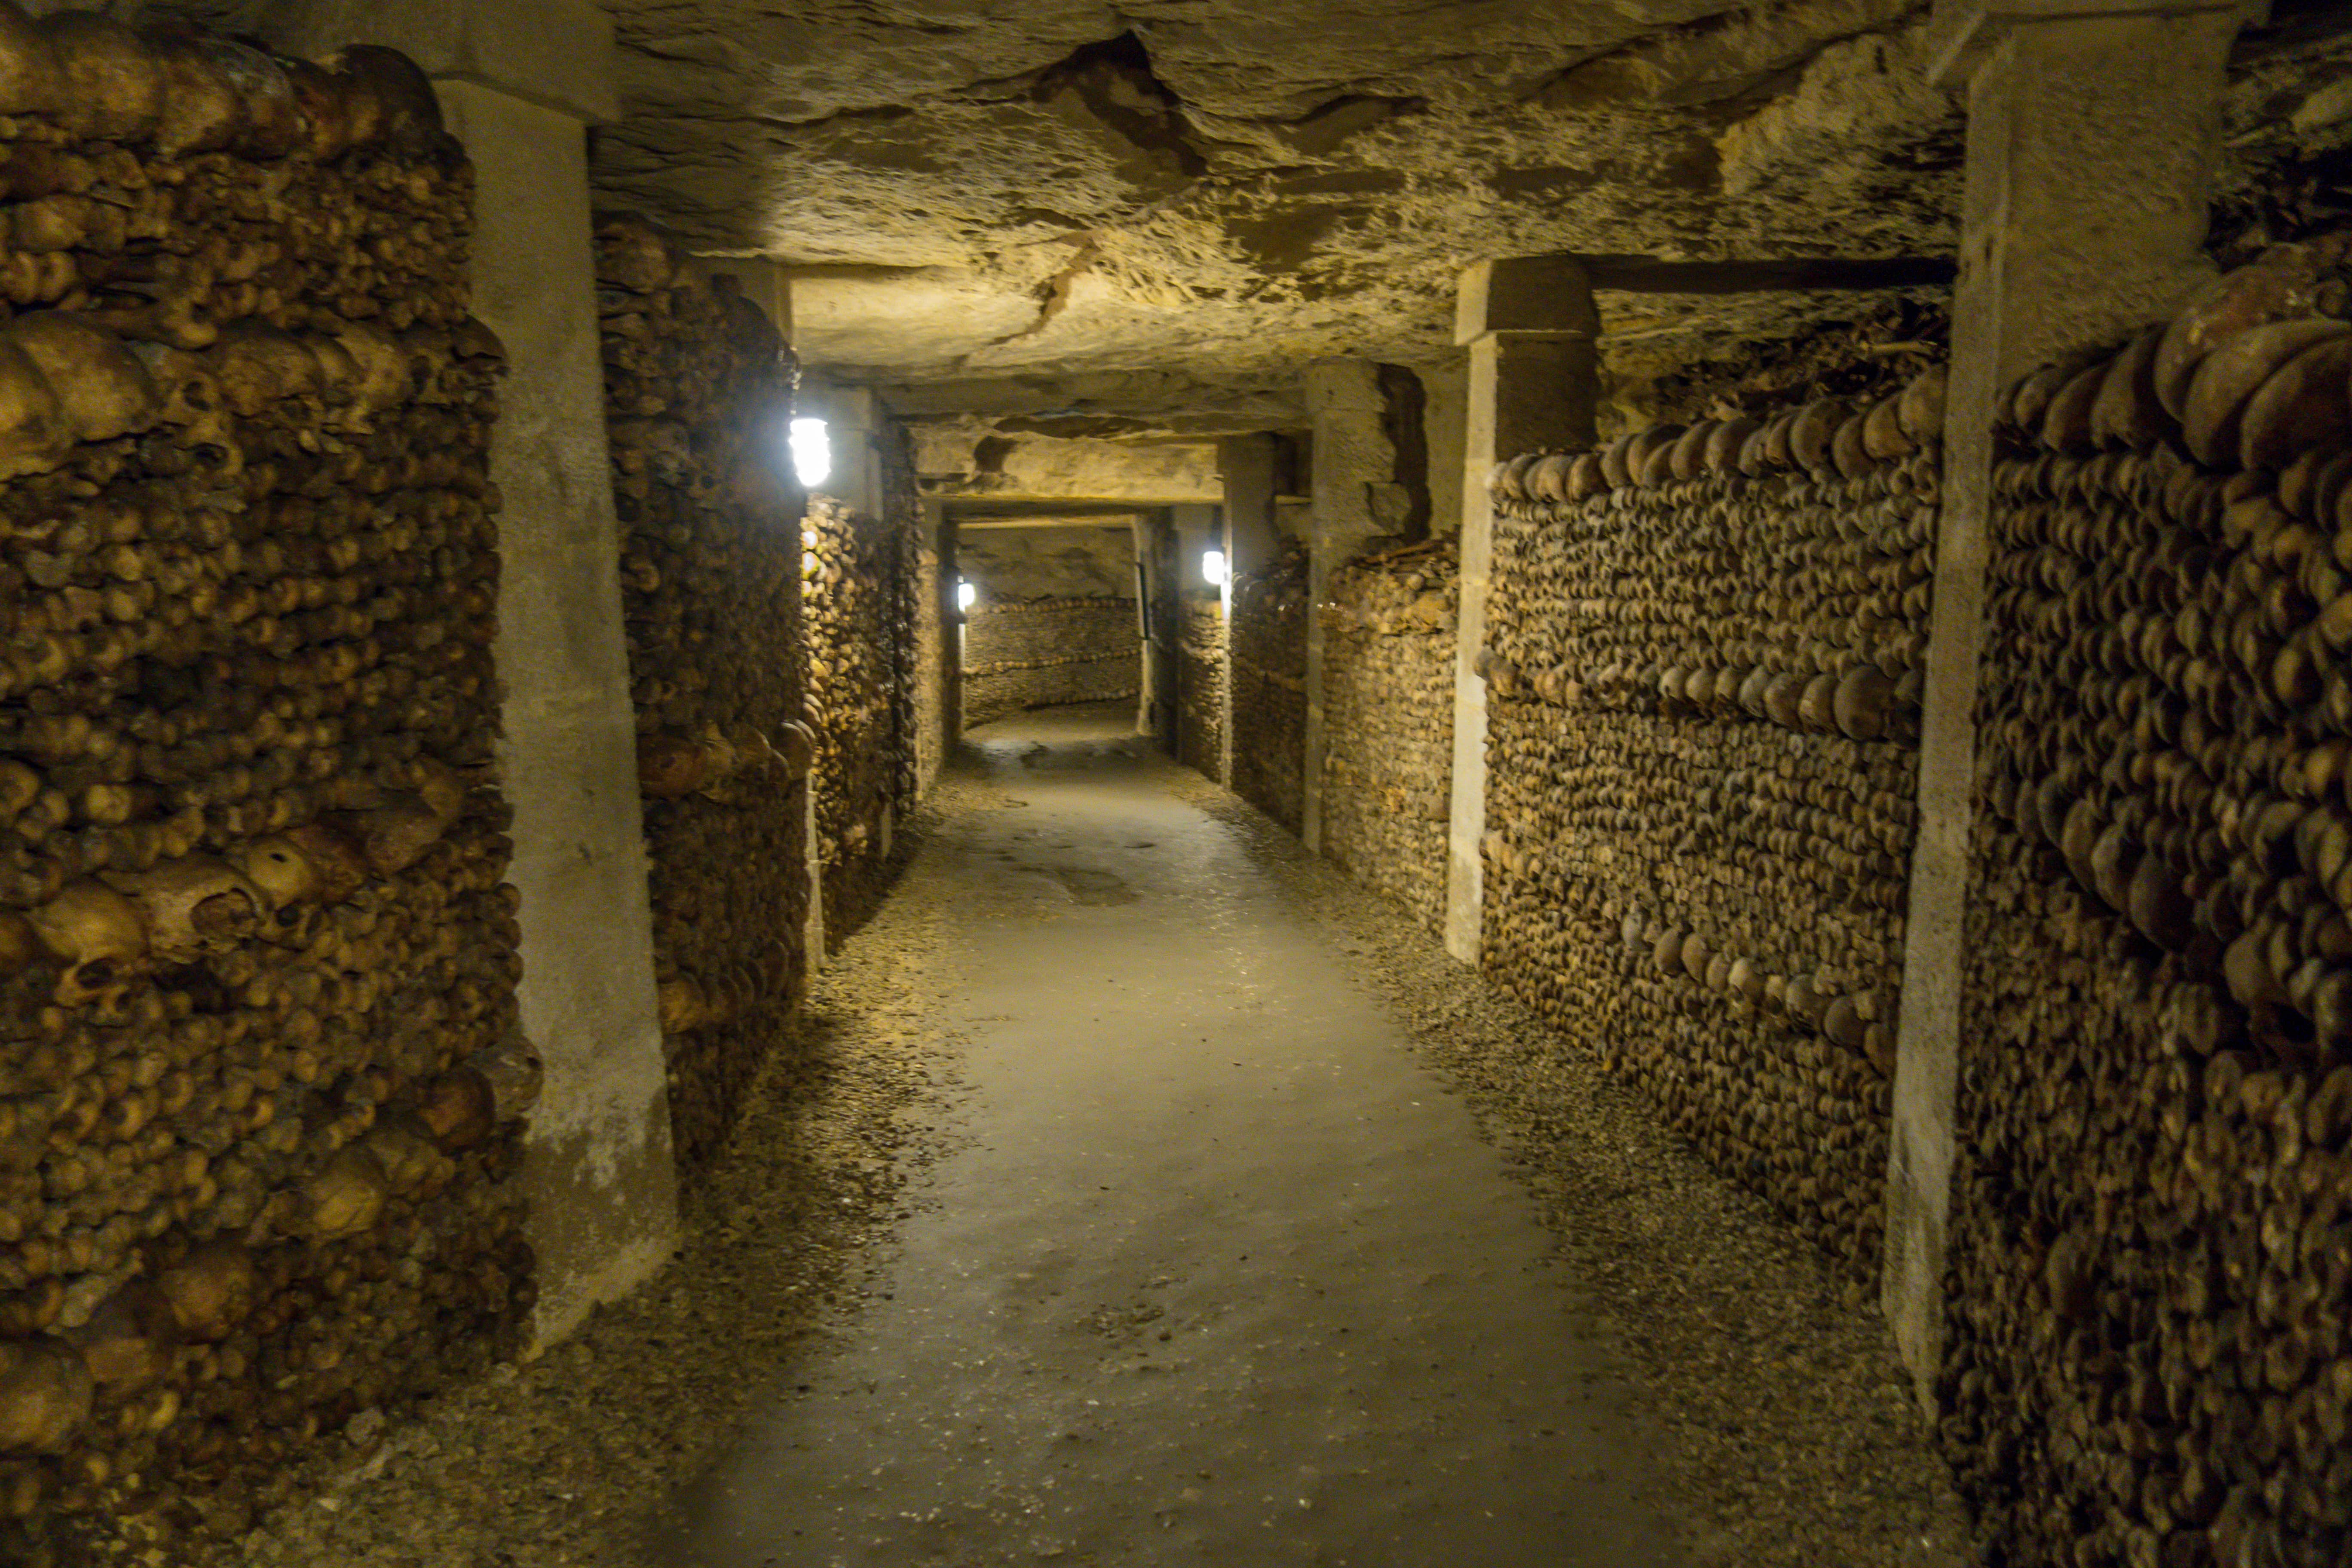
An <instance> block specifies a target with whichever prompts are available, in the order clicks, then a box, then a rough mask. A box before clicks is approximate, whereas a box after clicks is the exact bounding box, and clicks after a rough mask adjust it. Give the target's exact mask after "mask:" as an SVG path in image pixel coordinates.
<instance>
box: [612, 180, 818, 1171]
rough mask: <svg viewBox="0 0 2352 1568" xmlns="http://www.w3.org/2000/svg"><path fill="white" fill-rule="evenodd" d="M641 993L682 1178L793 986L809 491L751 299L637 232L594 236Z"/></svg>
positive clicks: (787, 1004) (799, 961) (772, 343)
mask: <svg viewBox="0 0 2352 1568" xmlns="http://www.w3.org/2000/svg"><path fill="white" fill-rule="evenodd" d="M598 242H599V243H598V250H599V258H598V259H599V266H598V269H597V270H598V281H599V283H600V285H601V296H600V298H601V313H602V316H603V327H604V391H605V403H606V414H607V419H606V425H607V428H608V429H609V431H610V432H611V439H612V446H613V488H614V504H615V506H616V508H617V510H618V513H619V521H620V524H621V528H622V542H621V551H622V554H621V585H622V595H623V605H624V614H625V617H626V623H627V629H628V638H629V668H630V675H631V678H632V681H633V689H634V695H635V701H636V709H637V730H638V735H637V760H638V773H639V784H640V786H641V788H642V790H643V792H644V795H645V824H646V850H647V857H648V860H649V862H650V865H649V876H650V889H649V891H650V893H651V899H652V906H653V921H654V945H655V980H656V984H657V985H658V987H659V996H660V1001H661V1022H662V1033H663V1041H664V1047H665V1054H666V1056H667V1061H668V1069H669V1101H670V1128H671V1137H672V1140H673V1142H674V1144H675V1146H676V1149H677V1158H678V1162H679V1164H680V1166H681V1168H682V1169H684V1170H686V1171H688V1172H692V1171H694V1170H696V1169H698V1168H699V1167H701V1166H702V1165H704V1164H705V1163H708V1162H709V1159H710V1158H711V1157H712V1156H713V1155H714V1154H715V1153H716V1152H718V1150H719V1145H720V1143H721V1142H722V1141H723V1140H724V1139H725V1137H726V1134H727V1132H728V1131H729V1129H730V1128H731V1127H732V1126H733V1124H734V1121H735V1115H736V1111H737V1110H738V1108H739V1106H740V1102H741V1100H742V1096H743V1093H744V1091H745V1089H747V1088H748V1087H749V1085H750V1083H751V1078H752V1076H753V1075H754V1074H755V1073H756V1072H757V1071H758V1069H759V1067H760V1064H761V1061H762V1060H763V1059H764V1058H766V1056H767V1054H768V1052H769V1050H770V1049H771V1048H772V1047H773V1045H774V1044H775V1042H776V1040H777V1039H778V1037H779V1036H780V1034H781V1032H782V1027H783V1025H784V1022H785V1019H786V1016H788V1014H789V1013H790V1011H791V1009H792V1006H793V1003H794V1002H795V1001H796V1000H797V998H798V996H799V994H800V993H801V989H802V985H803V978H804V975H805V973H806V964H805V955H804V954H803V951H802V947H803V928H804V921H805V918H806V914H807V902H808V892H807V868H806V858H807V857H806V853H805V847H806V841H807V830H806V815H805V814H806V800H805V795H804V791H805V790H806V788H807V770H808V765H809V763H810V760H811V757H812V755H813V738H812V736H811V734H810V732H809V731H808V730H807V729H806V728H805V727H804V726H803V724H802V722H801V713H802V701H803V662H804V654H803V646H802V639H801V603H800V511H801V504H802V497H801V496H800V495H799V493H798V492H797V490H795V489H793V488H792V487H791V486H790V483H789V481H788V480H787V478H786V476H785V475H784V474H783V473H782V470H781V468H780V467H779V461H778V458H779V454H781V453H782V451H783V450H784V449H785V448H784V446H783V443H782V441H781V440H780V439H779V433H780V432H782V430H784V429H785V428H786V426H787V423H788V421H789V420H790V418H791V415H792V392H791V374H792V366H791V363H790V358H789V354H788V353H787V351H786V350H785V348H784V345H783V342H782V338H781V337H779V335H778V334H777V332H776V330H775V328H774V327H773V325H772V324H771V323H770V322H769V321H768V320H767V318H766V317H765V316H763V315H762V314H761V312H760V310H759V308H758V307H757V306H755V305H753V304H751V302H750V301H749V300H745V299H743V298H742V296H741V295H740V293H737V292H735V291H734V290H733V289H730V288H729V287H727V286H726V280H724V279H722V280H721V281H720V283H719V285H717V286H714V285H713V284H712V283H710V282H709V281H705V280H702V279H697V278H695V277H692V276H688V275H687V274H685V273H684V272H682V270H681V268H680V262H679V258H677V256H675V255H674V254H673V253H672V252H671V251H670V249H669V247H667V245H666V244H665V242H664V241H663V240H662V238H661V237H659V236H658V235H656V233H655V232H654V231H653V230H651V229H650V228H647V227H646V226H644V225H642V224H638V223H635V222H630V221H625V220H624V221H617V222H612V223H607V224H606V225H604V226H603V227H602V229H601V230H600V232H599V235H598Z"/></svg>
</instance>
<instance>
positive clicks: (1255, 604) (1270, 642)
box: [1227, 541, 1307, 833]
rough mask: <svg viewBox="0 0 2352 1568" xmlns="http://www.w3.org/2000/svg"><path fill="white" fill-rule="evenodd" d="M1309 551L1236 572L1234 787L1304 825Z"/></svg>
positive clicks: (1299, 549) (1294, 827) (1278, 816)
mask: <svg viewBox="0 0 2352 1568" xmlns="http://www.w3.org/2000/svg"><path fill="white" fill-rule="evenodd" d="M1233 603H1234V616H1233V626H1232V627H1231V629H1230V632H1229V634H1228V635H1229V638H1230V640H1229V642H1228V645H1227V647H1228V650H1229V652H1230V655H1231V662H1230V666H1229V669H1228V674H1227V679H1230V680H1231V681H1232V682H1233V686H1234V776H1233V778H1232V780H1231V781H1230V783H1229V785H1228V787H1230V788H1231V789H1232V790H1233V792H1234V794H1235V795H1239V796H1241V797H1242V798H1243V799H1244V800H1245V801H1248V802H1249V803H1250V804H1251V805H1255V806H1256V807H1257V808H1258V809H1259V810H1260V811H1263V812H1265V814H1266V815H1267V816H1271V817H1272V818H1274V819H1275V820H1276V822H1279V823H1281V824H1282V825H1283V826H1285V827H1287V828H1289V829H1290V830H1291V831H1292V832H1293V833H1296V832H1297V831H1298V821H1299V814H1300V811H1301V809H1302V807H1303V805H1304V802H1303V798H1302V785H1303V782H1304V779H1305V775H1306V759H1307V552H1306V550H1305V548H1304V547H1303V546H1301V545H1300V544H1298V543H1297V542H1296V541H1293V542H1290V543H1289V544H1287V545H1286V547H1285V548H1284V550H1283V552H1282V554H1281V555H1280V556H1279V557H1278V558H1277V559H1276V560H1275V561H1274V562H1273V563H1271V564H1269V565H1267V566H1266V567H1265V568H1264V569H1263V570H1262V571H1257V572H1251V573H1245V574H1243V575H1241V576H1239V577H1236V578H1235V579H1234V588H1233Z"/></svg>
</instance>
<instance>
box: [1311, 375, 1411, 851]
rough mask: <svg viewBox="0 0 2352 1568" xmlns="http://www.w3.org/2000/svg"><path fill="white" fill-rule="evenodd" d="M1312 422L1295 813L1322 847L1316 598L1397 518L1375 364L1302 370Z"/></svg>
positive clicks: (1319, 611)
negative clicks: (1303, 699) (1302, 725)
mask: <svg viewBox="0 0 2352 1568" xmlns="http://www.w3.org/2000/svg"><path fill="white" fill-rule="evenodd" d="M1387 413H1388V400H1387V398H1386V397H1385V396H1384V395H1382V393H1381V367H1380V366H1379V365H1378V364H1377V363H1374V362H1372V361H1370V360H1357V359H1328V360H1318V361H1316V362H1315V363H1313V364H1311V365H1308V366H1307V416H1308V417H1309V418H1310V419H1312V420H1313V421H1314V428H1315V452H1314V480H1313V484H1312V489H1313V491H1314V499H1315V510H1314V512H1313V517H1314V533H1313V535H1312V536H1311V537H1310V538H1309V540H1308V542H1307V737H1306V756H1305V757H1304V758H1303V759H1302V763H1301V767H1300V776H1299V791H1300V795H1301V796H1302V798H1301V800H1300V802H1299V809H1298V824H1299V826H1298V837H1299V840H1300V842H1301V843H1303V844H1305V845H1306V846H1307V848H1308V849H1310V850H1312V851H1314V852H1316V853H1318V854H1319V853H1321V852H1322V848H1323V756H1324V752H1325V750H1326V749H1327V748H1326V744H1325V739H1324V734H1323V724H1324V716H1323V640H1324V639H1323V601H1324V599H1325V597H1326V595H1327V594H1328V590H1329V585H1330V581H1331V574H1332V573H1333V572H1334V571H1336V570H1338V569H1339V567H1341V566H1343V565H1345V564H1347V563H1349V561H1352V560H1354V559H1355V558H1356V557H1357V556H1358V555H1360V554H1361V553H1362V552H1363V549H1364V545H1365V542H1367V541H1369V540H1370V539H1372V538H1374V537H1375V536H1377V535H1378V534H1380V533H1381V532H1383V531H1386V530H1388V529H1392V528H1394V527H1396V526H1397V525H1398V524H1399V523H1400V522H1401V521H1402V510H1401V508H1399V507H1398V506H1397V504H1396V500H1397V495H1398V492H1399V490H1400V487H1399V486H1398V485H1397V484H1396V446H1395V444H1394V443H1393V442H1391V440H1390V439H1389V435H1388V430H1387V427H1386V416H1387Z"/></svg>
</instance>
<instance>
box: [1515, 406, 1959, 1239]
mask: <svg viewBox="0 0 2352 1568" xmlns="http://www.w3.org/2000/svg"><path fill="white" fill-rule="evenodd" d="M1942 401H1943V398H1942V377H1941V373H1940V372H1930V373H1928V374H1926V375H1923V376H1922V377H1920V378H1919V379H1918V380H1916V381H1915V382H1913V383H1912V384H1909V385H1907V386H1905V387H1903V388H1902V389H1900V390H1898V391H1893V392H1889V393H1887V394H1886V395H1884V396H1882V397H1881V398H1879V399H1877V400H1876V401H1874V402H1873V403H1871V404H1870V405H1867V406H1850V405H1846V404H1845V403H1843V402H1842V401H1839V400H1835V399H1826V398H1825V399H1816V400H1814V401H1813V402H1811V403H1808V404H1806V405H1803V406H1802V407H1801V408H1795V409H1790V410H1787V411H1785V412H1782V413H1780V414H1779V415H1777V416H1773V417H1771V418H1769V419H1764V420H1756V419H1748V418H1740V419H1733V420H1723V421H1717V420H1708V421H1704V422H1702V423H1700V424H1698V425H1695V426H1691V427H1689V428H1688V429H1685V428H1682V427H1680V426H1660V427H1654V428H1652V429H1648V430H1643V431H1641V432H1638V433H1636V434H1633V435H1629V436H1626V437H1623V438H1622V439H1620V440H1618V441H1617V442H1615V443H1614V444H1613V445H1612V446H1611V447H1609V448H1608V449H1607V450H1606V451H1602V452H1587V453H1584V454H1581V455H1580V456H1570V455H1566V454H1529V455H1528V456H1525V457H1520V458H1514V459H1512V460H1511V461H1509V462H1507V463H1506V464H1504V465H1502V466H1501V467H1500V468H1498V469H1497V471H1496V475H1495V477H1494V481H1493V489H1494V495H1495V500H1496V511H1497V521H1496V532H1495V553H1494V577H1493V597H1492V599H1491V600H1490V602H1489V605H1488V611H1487V614H1488V630H1487V638H1486V647H1484V648H1483V649H1481V650H1480V651H1479V653H1478V655H1477V664H1478V668H1479V673H1480V674H1481V675H1483V676H1484V677H1485V679H1486V689H1487V704H1488V707H1487V711H1488V732H1487V742H1486V747H1487V770H1488V771H1487V799H1486V839H1485V842H1484V843H1483V844H1482V845H1481V852H1482V854H1483V856H1484V859H1485V866H1486V936H1485V960H1484V962H1485V964H1486V970H1487V973H1489V974H1490V975H1492V976H1493V977H1494V978H1495V979H1496V981H1498V982H1499V983H1501V984H1504V985H1505V986H1507V987H1508V988H1509V989H1510V990H1512V991H1513V992H1514V993H1516V994H1517V995H1518V996H1519V997H1520V998H1521V999H1522V1000H1524V1001H1525V1002H1527V1003H1528V1005H1531V1006H1532V1007H1534V1008H1535V1009H1536V1010H1537V1011H1538V1013H1540V1014H1541V1015H1542V1016H1545V1017H1546V1018H1548V1019H1549V1020H1550V1021H1551V1022H1552V1023H1553V1024H1554V1025H1555V1026H1558V1027H1559V1029H1560V1030H1562V1031H1563V1032H1564V1033H1566V1034H1568V1035H1570V1036H1571V1037H1574V1038H1576V1039H1578V1040H1580V1041H1583V1042H1586V1043H1588V1044H1589V1045H1591V1047H1593V1048H1594V1049H1595V1050H1596V1051H1598V1052H1599V1053H1600V1054H1601V1057H1602V1058H1603V1059H1605V1060H1607V1061H1608V1062H1610V1063H1611V1064H1612V1066H1613V1067H1614V1068H1616V1069H1617V1070H1618V1071H1620V1072H1622V1073H1624V1074H1626V1075H1627V1076H1629V1077H1631V1078H1632V1079H1634V1080H1635V1081H1636V1082H1637V1083H1638V1084H1639V1085H1640V1086H1641V1087H1642V1088H1643V1089H1644V1090H1645V1091H1646V1092H1647V1093H1648V1094H1649V1095H1651V1096H1652V1097H1653V1098H1654V1100H1655V1101H1656V1102H1657V1104H1658V1105H1659V1106H1660V1108H1661V1110H1663V1111H1664V1114H1665V1115H1666V1116H1667V1117H1668V1119H1669V1120H1670V1121H1672V1123H1673V1124H1674V1126H1675V1128H1676V1129H1677V1130H1678V1131H1681V1132H1683V1133H1684V1134H1685V1135H1686V1136H1688V1137H1689V1138H1690V1139H1691V1140H1692V1141H1693V1142H1696V1144H1697V1145H1698V1146H1699V1148H1700V1149H1701V1150H1702V1151H1703V1152H1705V1153H1706V1155H1707V1157H1708V1158H1709V1159H1710V1160H1711V1161H1712V1162H1713V1163H1715V1164H1716V1165H1717V1168H1718V1169H1721V1170H1723V1171H1724V1172H1726V1173H1727V1174H1730V1175H1731V1176H1733V1177H1735V1178H1736V1179H1738V1180H1739V1181H1741V1182H1743V1183H1745V1184H1748V1185H1749V1186H1750V1187H1752V1188H1753V1189H1754V1190H1756V1191H1757V1192H1759V1193H1760V1194H1763V1195H1764V1196H1765V1197H1766V1198H1767V1199H1769V1201H1770V1202H1771V1203H1772V1204H1773V1205H1775V1207H1777V1208H1778V1209H1779V1210H1780V1212H1781V1213H1782V1214H1783V1215H1787V1216H1788V1217H1789V1218H1790V1220H1791V1221H1792V1222H1794V1223H1795V1224H1796V1225H1797V1226H1799V1227H1800V1228H1801V1230H1803V1231H1804V1233H1805V1234H1806V1235H1808V1236H1809V1237H1811V1238H1813V1239H1814V1240H1815V1241H1816V1242H1817V1243H1819V1244H1820V1245H1821V1246H1822V1247H1824V1248H1825V1249H1826V1250H1827V1251H1829V1252H1830V1253H1831V1254H1832V1256H1834V1257H1836V1258H1840V1259H1842V1260H1843V1262H1844V1263H1845V1264H1846V1265H1847V1267H1849V1268H1851V1269H1852V1270H1853V1272H1854V1274H1855V1275H1856V1277H1857V1278H1864V1279H1866V1278H1869V1277H1871V1276H1872V1275H1873V1274H1874V1270H1875V1268H1876V1266H1877V1261H1878V1256H1879V1249H1880V1248H1879V1238H1880V1235H1881V1231H1882V1228H1883V1222H1882V1218H1881V1209H1882V1196H1881V1194H1882V1189H1883V1187H1884V1184H1885V1169H1886V1110H1887V1106H1888V1098H1889V1079H1890V1076H1891V1073H1892V1069H1893V1060H1894V1037H1895V1005H1896V991H1897V980H1898V975H1899V971H1900V965H1901V957H1902V954H1901V948H1902V933H1903V917H1904V908H1905V898H1906V882H1907V876H1908V860H1909V852H1910V846H1911V837H1912V810H1913V807H1912V798H1913V788H1914V778H1915V772H1916V760H1917V751H1916V710H1917V702H1918V693H1919V690H1920V684H1921V675H1920V658H1921V655H1922V653H1923V651H1924V649H1925V647H1926V641H1927V608H1928V586H1929V581H1930V565H1931V562H1930V554H1931V550H1932V545H1933V541H1934V538H1935V532H1936V522H1937V475H1938V469H1939V464H1938V458H1937V443H1938V441H1939V439H1940V436H1941V428H1942V419H1943V416H1942Z"/></svg>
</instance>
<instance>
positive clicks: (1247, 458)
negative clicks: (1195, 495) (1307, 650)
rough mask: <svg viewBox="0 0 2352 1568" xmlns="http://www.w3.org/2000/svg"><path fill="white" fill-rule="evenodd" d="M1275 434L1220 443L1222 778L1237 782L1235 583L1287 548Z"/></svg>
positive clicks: (1221, 780)
mask: <svg viewBox="0 0 2352 1568" xmlns="http://www.w3.org/2000/svg"><path fill="white" fill-rule="evenodd" d="M1274 468H1275V438H1274V437H1272V436H1233V437H1227V438H1225V439H1224V440H1222V441H1220V442H1218V443H1217V471H1218V473H1219V474H1221V475H1222V476H1223V479H1224V481H1225V586H1224V591H1223V594H1222V595H1220V601H1221V603H1220V607H1221V608H1222V610H1223V614H1224V617H1225V694H1224V697H1223V699H1222V700H1221V701H1220V703H1219V707H1218V716H1219V717H1220V718H1221V719H1222V720H1223V724H1222V725H1221V729H1222V731H1223V735H1224V755H1223V757H1221V758H1220V759H1219V760H1218V770H1219V771H1218V773H1217V782H1218V783H1219V784H1223V785H1225V786H1226V787H1228V788H1231V787H1232V785H1233V782H1234V583H1235V582H1236V581H1237V580H1239V579H1240V578H1241V576H1242V575H1243V574H1244V573H1250V572H1256V571H1259V570H1261V569H1263V568H1264V567H1265V565H1266V564H1267V563H1269V562H1271V561H1273V559H1274V558H1275V555H1276V552H1278V551H1279V550H1280V549H1281V540H1280V538H1279V537H1278V536H1277V535H1276V532H1275V527H1274V485H1275V473H1274Z"/></svg>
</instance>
